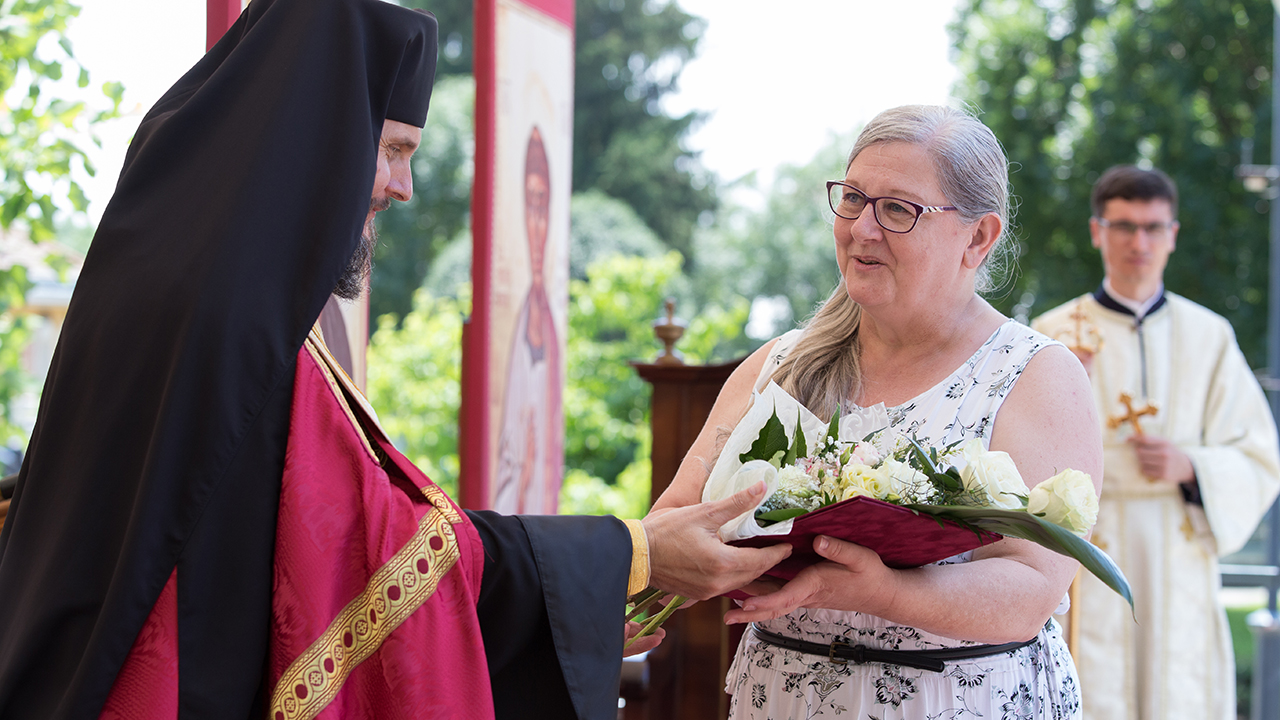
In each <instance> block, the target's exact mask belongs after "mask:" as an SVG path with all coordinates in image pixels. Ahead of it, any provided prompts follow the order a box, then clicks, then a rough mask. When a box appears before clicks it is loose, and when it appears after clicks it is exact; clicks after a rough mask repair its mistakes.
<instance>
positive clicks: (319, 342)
mask: <svg viewBox="0 0 1280 720" xmlns="http://www.w3.org/2000/svg"><path fill="white" fill-rule="evenodd" d="M304 344H305V345H306V348H307V352H309V353H311V357H312V359H314V360H315V361H316V366H317V367H319V368H320V372H321V373H323V374H324V379H325V380H326V381H327V382H328V383H329V390H330V391H332V392H333V396H334V397H336V398H337V399H338V405H339V406H341V407H342V411H343V412H344V413H346V414H347V419H348V420H350V421H351V427H352V428H353V429H354V430H355V431H356V435H359V436H360V442H361V443H362V444H363V445H364V449H365V451H366V452H368V453H369V457H370V458H371V459H372V460H373V461H374V462H375V463H378V464H379V465H381V464H382V460H383V458H381V457H380V456H379V455H378V452H377V451H376V450H374V449H373V443H371V442H369V438H368V436H367V435H365V432H364V426H362V425H361V424H360V421H359V420H357V419H356V415H355V413H354V412H352V411H351V406H350V405H349V404H347V397H346V394H345V393H343V391H342V390H343V388H342V385H341V383H339V382H338V378H337V377H336V376H335V375H334V372H333V368H334V367H338V368H339V372H341V366H339V365H338V363H337V361H336V360H333V361H332V362H330V361H331V360H332V357H333V356H331V355H329V349H328V348H327V347H325V345H324V340H323V339H322V338H321V336H320V335H319V333H318V332H317V331H315V330H313V331H312V333H311V335H308V336H307V341H306V343H304ZM344 377H345V375H344ZM370 417H372V416H370Z"/></svg>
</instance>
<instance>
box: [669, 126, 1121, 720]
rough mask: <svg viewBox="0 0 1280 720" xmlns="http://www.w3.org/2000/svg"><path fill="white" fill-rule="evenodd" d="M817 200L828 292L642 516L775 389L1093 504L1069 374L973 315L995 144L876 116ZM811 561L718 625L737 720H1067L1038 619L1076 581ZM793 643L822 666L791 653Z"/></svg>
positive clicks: (1033, 574) (1061, 681)
mask: <svg viewBox="0 0 1280 720" xmlns="http://www.w3.org/2000/svg"><path fill="white" fill-rule="evenodd" d="M830 196H831V204H832V209H833V210H834V211H835V213H836V217H835V221H834V231H835V249H836V262H837V264H838V265H839V268H840V273H841V275H842V278H843V281H842V283H841V284H840V286H839V287H837V288H836V290H835V292H834V293H833V294H832V295H831V297H830V298H829V299H828V300H827V301H826V303H825V304H824V305H823V306H822V307H821V308H820V309H819V310H818V312H817V313H816V314H815V316H814V317H813V318H812V319H811V320H810V321H809V322H808V323H807V325H806V326H805V327H804V328H802V329H800V330H793V331H791V332H789V333H787V334H785V335H783V336H782V337H780V338H777V339H775V340H773V341H771V342H769V343H767V344H766V345H765V346H764V347H762V348H760V350H758V351H757V352H756V353H754V354H753V355H752V356H751V357H750V358H748V359H747V360H746V361H745V362H744V363H743V364H742V365H741V366H740V367H739V368H738V369H737V370H736V371H735V372H734V374H733V376H732V377H730V379H729V381H728V382H727V383H726V385H725V388H724V390H723V391H722V392H721V394H720V397H719V399H718V400H717V401H716V405H715V407H714V408H713V410H712V413H711V415H710V417H709V419H708V421H707V424H706V426H705V427H704V428H703V430H702V432H701V434H700V435H699V437H698V439H697V441H696V442H695V443H694V445H693V447H692V448H691V449H690V451H689V454H688V456H687V457H686V458H685V460H684V462H683V463H682V465H681V467H680V470H679V472H678V473H677V475H676V478H675V480H674V481H673V483H672V485H671V487H670V488H669V489H668V490H667V492H666V493H664V494H663V496H662V497H661V498H660V499H659V500H658V502H657V503H656V504H655V509H660V508H670V507H676V506H682V505H688V504H692V503H696V502H698V501H699V499H700V497H701V492H702V486H703V484H704V483H705V482H706V478H707V474H708V473H707V469H706V468H707V467H708V460H709V459H710V458H712V457H713V456H714V455H715V453H716V450H717V448H716V441H717V437H718V436H719V435H720V434H721V433H722V432H723V429H724V428H729V427H733V425H734V424H735V423H736V422H737V421H738V420H739V419H740V418H741V417H742V416H743V414H744V413H745V411H746V409H747V407H748V406H749V405H750V402H751V394H752V390H753V388H754V389H762V388H763V387H764V386H765V384H766V383H767V382H768V381H769V380H770V379H772V380H774V381H776V382H777V383H778V384H779V385H780V386H781V387H782V388H783V389H785V390H787V391H788V392H790V393H791V394H792V395H793V396H795V397H796V398H797V399H799V400H800V401H801V402H802V403H804V404H805V405H806V406H807V407H809V409H811V410H813V411H814V412H815V413H816V414H817V415H818V416H819V417H822V418H829V417H830V416H831V414H832V413H833V412H834V411H835V410H836V409H837V407H841V406H843V408H844V410H845V412H846V413H848V412H849V408H850V406H851V405H852V406H853V412H857V413H860V414H862V415H863V416H864V418H866V419H867V420H868V421H870V422H877V420H876V419H877V418H879V420H878V423H879V426H881V427H882V426H884V425H885V424H886V423H887V424H889V425H892V426H893V427H895V428H898V429H900V430H902V431H904V432H910V433H914V434H915V435H916V437H918V438H919V439H920V440H921V441H922V442H923V443H925V444H927V445H933V446H935V447H940V446H943V445H947V444H950V443H953V442H956V441H958V440H967V439H969V438H973V437H978V438H980V439H982V441H983V442H984V443H986V444H987V445H988V446H989V447H990V448H991V449H993V450H1003V451H1006V452H1008V453H1009V455H1010V456H1012V458H1013V460H1014V462H1015V463H1016V464H1017V466H1018V468H1019V470H1020V471H1021V474H1022V476H1023V478H1025V480H1026V481H1027V483H1028V484H1029V485H1034V484H1036V483H1038V482H1040V481H1042V480H1045V479H1047V478H1049V477H1050V476H1052V475H1054V474H1055V473H1056V472H1058V471H1059V470H1062V469H1064V468H1068V467H1070V468H1075V469H1077V470H1081V471H1083V472H1087V473H1089V474H1090V476H1092V477H1093V478H1095V480H1094V482H1095V486H1098V485H1099V483H1100V479H1101V477H1102V472H1101V470H1102V465H1101V439H1100V437H1099V435H1098V423H1097V420H1096V419H1095V417H1094V411H1093V406H1092V403H1091V401H1090V397H1091V395H1090V391H1089V383H1088V379H1087V377H1086V375H1085V372H1084V370H1083V368H1082V367H1081V366H1080V363H1079V361H1077V360H1076V359H1075V357H1074V356H1073V355H1072V354H1071V353H1070V352H1069V351H1067V349H1066V348H1064V347H1063V346H1062V345H1060V344H1058V343H1055V342H1053V341H1052V340H1050V339H1049V338H1046V337H1045V336H1043V335H1040V334H1039V333H1036V332H1034V331H1032V330H1030V329H1029V328H1027V327H1025V326H1023V325H1021V324H1019V323H1016V322H1013V321H1011V320H1009V319H1008V318H1006V317H1004V316H1003V315H1001V314H1000V313H999V312H998V311H996V310H995V309H994V308H992V307H991V305H989V304H988V303H987V302H986V301H985V300H983V299H982V298H981V297H979V296H978V295H977V294H976V290H977V289H985V288H986V286H987V284H988V283H989V281H988V275H987V266H988V265H989V264H990V262H991V257H992V256H993V255H998V250H999V246H1000V243H1001V242H1005V241H1006V235H1007V227H1008V214H1009V211H1008V207H1009V193H1008V168H1007V161H1006V159H1005V156H1004V153H1003V151H1002V150H1001V149H1000V145H999V143H998V142H997V141H996V138H995V136H994V135H992V133H991V131H990V130H989V129H987V128H986V127H985V126H983V125H982V124H981V123H980V122H978V121H977V120H976V119H975V118H973V117H972V116H970V115H968V114H966V113H964V112H962V111H959V110H955V109H951V108H945V107H926V106H908V107H901V108H896V109H893V110H888V111H886V112H884V113H881V114H880V115H879V116H877V117H876V118H875V119H874V120H872V121H871V123H870V124H868V125H867V127H866V128H865V129H864V130H863V132H862V134H861V136H860V137H859V138H858V141H857V143H856V144H855V145H854V148H853V151H852V153H850V156H849V162H848V165H847V167H846V173H845V177H844V179H843V180H842V181H839V182H836V183H832V184H831V193H830ZM815 550H816V551H817V552H818V553H819V554H820V555H822V556H823V557H824V558H826V559H827V560H828V562H822V563H819V564H817V565H814V566H812V567H810V568H808V569H806V570H805V571H804V572H802V573H801V574H800V575H798V576H797V577H796V578H795V579H794V580H792V581H791V582H789V583H787V584H786V585H785V586H782V587H780V588H779V587H778V586H777V585H771V584H767V583H764V582H757V583H755V584H753V585H751V586H748V588H747V591H748V592H751V593H753V594H756V596H755V597H752V598H749V599H747V600H746V601H745V602H744V603H743V605H742V607H741V608H740V609H737V610H733V611H731V612H730V613H729V614H728V616H727V617H726V620H727V621H729V622H734V623H744V622H751V623H753V625H752V626H751V629H749V630H748V631H747V632H746V633H744V636H743V641H742V644H741V645H740V646H739V648H738V653H737V657H736V659H735V661H734V664H733V667H732V668H731V670H730V674H729V677H728V679H727V690H728V692H729V693H730V694H731V695H732V703H731V708H732V716H733V717H735V718H761V719H763V718H773V719H775V720H783V719H784V718H811V717H815V716H834V715H843V714H845V713H849V715H848V717H854V718H860V719H862V718H867V717H871V718H877V719H878V720H885V719H887V718H921V719H923V718H938V717H942V718H972V717H985V718H1041V717H1044V718H1068V717H1076V716H1078V714H1079V709H1080V699H1079V691H1078V688H1077V684H1076V677H1075V669H1074V666H1073V665H1072V662H1071V658H1070V656H1069V654H1068V653H1067V650H1066V645H1065V643H1064V642H1063V640H1062V636H1061V633H1060V631H1059V628H1058V626H1057V624H1056V623H1054V622H1053V621H1052V620H1051V619H1050V615H1051V614H1052V613H1053V612H1054V610H1055V608H1056V607H1057V606H1058V605H1059V604H1060V602H1061V601H1062V600H1063V599H1064V598H1065V593H1066V590H1067V588H1068V586H1069V585H1070V583H1071V579H1072V577H1073V575H1074V574H1075V572H1076V568H1077V563H1076V562H1075V561H1074V560H1071V559H1070V558H1066V557H1063V556H1060V555H1057V554H1055V553H1053V552H1051V551H1049V550H1046V549H1044V548H1042V547H1040V546H1038V545H1035V544H1033V543H1030V542H1026V541H1022V540H1017V539H1012V538H1006V539H1003V540H1001V541H999V542H996V543H993V544H991V545H988V546H985V547H982V548H979V549H977V550H974V551H972V552H969V553H965V554H963V555H959V556H956V557H953V558H949V559H948V560H945V561H943V562H941V563H938V564H935V565H929V566H925V567H921V568H915V569H908V570H895V569H891V568H888V567H886V566H885V565H884V564H883V563H881V562H880V558H879V556H877V555H876V554H875V553H874V552H872V551H870V550H868V549H866V548H864V547H861V546H858V545H853V544H850V543H845V542H841V541H838V540H835V539H831V538H819V539H818V540H817V541H816V542H815ZM795 639H799V640H803V641H807V642H809V643H814V644H815V646H813V647H808V648H807V650H808V651H810V652H805V651H801V650H795V649H788V648H787V647H785V646H787V645H790V646H792V647H794V646H795V643H793V642H791V640H795ZM833 641H836V642H840V643H845V644H848V645H850V646H854V645H863V646H865V647H867V648H875V649H880V650H889V651H893V652H902V651H908V652H909V653H914V654H905V655H891V656H888V657H892V658H893V660H892V662H893V663H894V664H889V663H887V662H868V663H865V664H859V663H856V662H848V663H847V664H842V663H839V662H832V661H831V660H830V659H829V657H828V652H829V648H830V647H831V644H832V643H833ZM999 646H1004V647H999ZM957 648H959V649H958V650H957ZM921 652H924V653H932V654H933V656H934V657H938V658H942V659H944V660H945V661H946V666H945V668H944V669H943V670H942V671H941V672H933V671H930V670H925V669H920V668H919V667H913V665H917V666H918V665H921V664H926V665H927V664H928V663H920V662H919V658H920V653H921ZM957 656H960V657H957ZM969 656H972V657H969ZM881 657H882V659H883V658H884V656H881ZM898 663H901V664H898Z"/></svg>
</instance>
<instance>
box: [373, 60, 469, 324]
mask: <svg viewBox="0 0 1280 720" xmlns="http://www.w3.org/2000/svg"><path fill="white" fill-rule="evenodd" d="M474 117H475V83H474V82H473V81H472V80H471V77H470V76H469V75H463V76H452V77H445V78H442V79H441V80H440V81H439V82H437V83H436V87H435V90H434V91H433V92H432V94H431V114H430V118H429V120H428V122H427V126H426V127H425V128H423V130H422V144H421V146H420V147H419V148H418V152H417V153H415V154H414V156H413V163H412V166H413V190H414V193H413V199H411V200H410V201H409V202H407V203H398V202H397V203H392V204H391V205H392V207H391V208H390V209H388V210H386V211H385V212H382V213H380V214H379V219H378V222H379V241H378V249H377V254H376V255H375V256H374V266H373V277H372V278H371V280H370V282H371V283H372V287H373V292H372V293H371V294H370V296H369V305H370V315H371V316H372V317H381V316H383V315H385V314H387V313H394V314H395V315H396V316H403V315H404V314H406V313H408V312H409V311H410V309H411V308H412V306H413V296H414V291H415V290H417V289H418V288H419V287H420V286H421V285H422V282H423V279H424V278H425V277H426V275H427V272H428V270H429V269H430V267H431V265H432V263H433V262H434V261H435V260H436V259H437V258H438V256H439V254H440V253H441V252H442V251H443V249H444V247H446V243H447V242H448V241H450V240H453V239H454V238H457V237H459V236H460V235H467V238H466V239H467V241H469V240H470V237H469V234H468V233H467V232H466V231H467V221H468V218H469V217H470V210H471V207H470V206H471V175H472V157H473V155H474V149H475V142H474V137H475V128H474ZM453 290H454V288H453V287H450V288H449V291H450V292H452V291H453Z"/></svg>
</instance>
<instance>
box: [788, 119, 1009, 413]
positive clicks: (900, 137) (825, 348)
mask: <svg viewBox="0 0 1280 720" xmlns="http://www.w3.org/2000/svg"><path fill="white" fill-rule="evenodd" d="M889 142H906V143H911V144H912V145H916V146H919V147H921V148H923V149H924V150H925V151H926V152H927V153H928V154H929V156H930V157H931V158H932V159H933V168H934V171H935V172H936V173H937V175H938V183H939V185H941V187H942V192H943V194H944V195H945V196H946V198H947V202H949V203H951V204H952V205H954V206H955V207H957V208H958V209H959V213H960V217H961V218H963V219H964V220H965V221H966V222H970V223H972V222H976V221H978V220H980V219H981V218H982V217H983V216H985V215H987V214H988V213H995V214H996V215H998V216H999V217H1000V219H1001V220H1002V221H1003V227H1002V230H1001V235H1000V237H999V238H998V239H997V240H996V244H995V245H994V246H993V247H992V249H991V251H990V252H989V253H987V257H986V258H985V259H984V260H983V262H982V265H981V266H980V267H979V268H978V272H977V274H976V276H975V278H974V289H975V290H977V291H978V292H987V291H989V290H991V289H993V288H994V283H993V281H992V276H993V274H994V275H1002V274H1003V273H1004V270H1005V267H1006V266H1007V263H1008V261H1009V256H1010V246H1011V245H1012V243H1011V241H1010V240H1009V239H1008V235H1009V229H1008V228H1009V225H1010V199H1009V161H1008V160H1007V159H1006V158H1005V154H1004V150H1003V149H1002V148H1001V147H1000V142H999V141H998V140H996V136H995V135H994V134H993V133H992V132H991V130H990V129H989V128H987V126H986V125H983V124H982V123H981V122H979V121H978V119H977V118H976V117H974V116H973V115H971V114H969V113H967V112H965V111H963V110H957V109H955V108H950V107H944V106H940V105H904V106H902V107H897V108H893V109H891V110H885V111H884V112H882V113H880V114H879V115H877V116H876V117H875V118H874V119H872V121H871V122H870V123H868V124H867V126H866V127H865V128H863V130H862V133H861V134H860V135H859V136H858V140H857V142H856V143H854V145H853V150H852V151H851V152H850V153H849V162H848V163H847V164H846V165H845V169H846V170H847V169H848V167H849V166H850V165H852V164H853V161H854V158H856V157H858V154H859V153H861V152H862V151H863V150H865V149H867V148H868V147H870V146H872V145H875V144H878V143H889ZM861 320H862V307H861V306H860V305H858V304H857V303H855V302H854V301H853V300H851V299H849V294H848V292H847V291H846V289H845V284H844V283H843V282H842V283H840V284H839V285H838V286H837V287H836V289H835V291H834V292H832V293H831V297H829V298H827V301H826V302H824V303H823V304H822V306H821V307H820V308H818V311H817V312H816V313H815V314H814V315H813V317H812V318H811V319H810V320H809V321H808V323H806V325H805V333H804V336H803V337H802V338H801V339H800V341H799V342H798V343H797V344H796V346H795V348H793V349H792V350H791V352H790V353H789V354H788V355H787V358H786V359H785V360H783V362H782V364H781V365H780V366H779V367H778V369H777V371H775V372H774V375H773V379H774V380H775V381H776V382H777V383H778V385H780V386H781V387H782V388H783V389H784V390H786V391H787V392H789V393H791V395H792V396H793V397H795V398H796V399H797V400H799V401H800V402H802V403H803V404H804V405H805V406H806V407H808V408H809V409H810V410H812V411H813V412H814V413H815V414H816V415H818V416H819V417H821V418H822V419H823V420H829V419H830V418H831V415H832V414H833V413H835V412H836V411H837V410H838V409H839V407H840V405H841V404H842V403H846V402H847V401H849V400H850V399H852V398H853V397H855V396H856V395H857V393H858V391H859V390H860V389H861V384H862V372H861V367H860V363H859V339H858V327H859V325H860V324H861Z"/></svg>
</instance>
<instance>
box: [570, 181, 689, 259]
mask: <svg viewBox="0 0 1280 720" xmlns="http://www.w3.org/2000/svg"><path fill="white" fill-rule="evenodd" d="M569 208H570V209H569V215H570V219H569V277H571V278H573V279H575V280H586V279H587V268H588V267H589V266H590V265H591V264H592V263H593V262H595V261H596V259H598V258H604V257H608V256H610V255H634V256H639V257H657V256H659V255H662V254H664V253H666V251H667V248H666V247H665V246H664V245H663V244H662V241H661V240H659V239H658V236H657V235H655V234H654V232H653V230H651V229H649V226H648V225H645V223H644V220H641V219H640V216H638V215H636V211H635V210H632V209H631V206H630V205H628V204H626V203H625V202H623V201H621V200H618V199H616V198H612V197H609V196H608V195H605V194H604V193H603V192H600V191H599V190H588V191H586V192H581V193H577V194H575V195H574V196H573V199H572V201H571V202H570V205H569Z"/></svg>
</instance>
